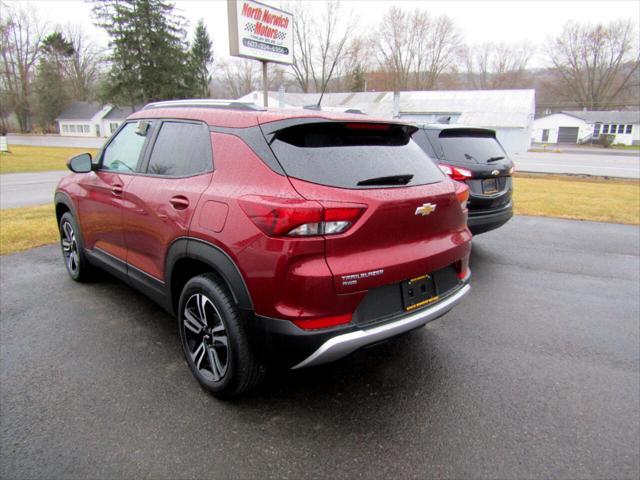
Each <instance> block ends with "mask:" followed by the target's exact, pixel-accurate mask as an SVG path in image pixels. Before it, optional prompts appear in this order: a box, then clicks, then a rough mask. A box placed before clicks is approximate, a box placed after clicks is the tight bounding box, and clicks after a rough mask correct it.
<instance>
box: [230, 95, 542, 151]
mask: <svg viewBox="0 0 640 480" xmlns="http://www.w3.org/2000/svg"><path fill="white" fill-rule="evenodd" d="M319 98H320V94H318V93H284V92H269V106H271V107H276V106H277V107H280V108H300V107H303V106H305V105H311V104H316V103H318V99H319ZM238 100H239V101H243V102H254V103H258V104H261V103H262V92H258V91H256V92H252V93H249V94H248V95H245V96H244V97H241V98H239V99H238ZM322 107H323V108H326V109H327V110H340V111H348V110H349V109H356V110H360V111H361V112H363V113H365V114H367V115H373V116H378V117H386V118H401V119H403V120H408V121H412V122H416V123H434V122H436V121H437V120H438V119H439V118H440V117H449V118H450V123H452V124H461V125H467V126H474V127H486V128H492V129H494V130H495V131H496V134H497V136H498V139H499V140H500V142H501V143H502V144H503V145H504V147H505V149H506V150H507V152H509V153H521V152H526V151H527V150H528V149H529V146H530V144H531V131H532V127H533V117H534V112H535V90H441V91H437V90H435V91H412V92H396V93H395V94H394V92H355V93H354V92H344V93H325V95H324V97H323V99H322Z"/></svg>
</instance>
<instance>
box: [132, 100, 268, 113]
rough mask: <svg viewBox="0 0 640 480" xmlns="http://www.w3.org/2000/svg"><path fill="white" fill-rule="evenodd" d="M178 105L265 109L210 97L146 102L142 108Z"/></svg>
mask: <svg viewBox="0 0 640 480" xmlns="http://www.w3.org/2000/svg"><path fill="white" fill-rule="evenodd" d="M180 107H198V108H220V109H226V110H245V111H247V110H248V111H266V110H267V109H266V108H264V107H261V106H260V105H256V104H255V103H247V102H237V101H235V100H210V99H192V100H167V101H164V102H153V103H148V104H146V105H145V106H144V107H143V110H149V109H152V108H180Z"/></svg>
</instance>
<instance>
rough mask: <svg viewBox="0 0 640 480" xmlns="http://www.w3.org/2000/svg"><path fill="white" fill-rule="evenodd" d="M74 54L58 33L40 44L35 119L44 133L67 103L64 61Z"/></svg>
mask: <svg viewBox="0 0 640 480" xmlns="http://www.w3.org/2000/svg"><path fill="white" fill-rule="evenodd" d="M74 53H75V49H74V48H73V44H72V43H71V42H69V41H68V40H67V39H66V38H65V37H64V35H62V34H61V33H60V32H54V33H52V34H50V35H48V36H47V37H45V38H44V40H43V41H42V55H41V57H40V61H39V63H38V68H37V71H36V79H35V93H36V103H37V114H36V117H37V120H38V124H39V125H40V128H41V129H42V130H43V131H45V132H47V131H49V130H50V127H51V124H52V123H53V122H54V120H55V119H56V117H57V116H58V115H59V114H60V112H61V111H62V110H64V108H65V107H66V106H67V104H68V103H69V100H70V97H69V94H68V82H67V79H66V78H65V62H68V61H69V59H70V58H71V57H72V56H73V54H74Z"/></svg>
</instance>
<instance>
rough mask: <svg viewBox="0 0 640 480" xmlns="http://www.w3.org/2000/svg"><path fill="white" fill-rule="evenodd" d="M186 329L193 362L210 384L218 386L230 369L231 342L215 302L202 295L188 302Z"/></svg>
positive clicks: (187, 342) (185, 309)
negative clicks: (215, 383) (211, 382)
mask: <svg viewBox="0 0 640 480" xmlns="http://www.w3.org/2000/svg"><path fill="white" fill-rule="evenodd" d="M182 328H183V330H184V338H185V342H186V345H187V349H188V352H189V355H190V356H191V360H192V361H193V364H194V365H195V367H196V369H197V370H198V372H199V373H200V374H201V375H202V376H203V378H205V379H206V380H209V381H214V382H218V381H220V380H221V379H222V378H223V377H224V376H225V374H226V373H227V367H228V366H229V340H228V337H227V330H226V328H225V325H224V321H223V320H222V317H221V316H220V313H219V312H218V309H217V308H216V307H215V305H214V304H213V302H212V301H211V300H210V299H209V298H207V297H206V296H205V295H203V294H202V293H196V294H194V295H191V297H189V300H187V302H186V304H185V307H184V311H183V313H182Z"/></svg>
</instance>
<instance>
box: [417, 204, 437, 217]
mask: <svg viewBox="0 0 640 480" xmlns="http://www.w3.org/2000/svg"><path fill="white" fill-rule="evenodd" d="M435 209H436V206H435V205H434V204H433V203H425V204H423V205H422V206H420V207H418V208H416V215H422V216H423V217H426V216H427V215H429V214H430V213H431V212H433V211H434V210H435Z"/></svg>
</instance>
